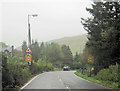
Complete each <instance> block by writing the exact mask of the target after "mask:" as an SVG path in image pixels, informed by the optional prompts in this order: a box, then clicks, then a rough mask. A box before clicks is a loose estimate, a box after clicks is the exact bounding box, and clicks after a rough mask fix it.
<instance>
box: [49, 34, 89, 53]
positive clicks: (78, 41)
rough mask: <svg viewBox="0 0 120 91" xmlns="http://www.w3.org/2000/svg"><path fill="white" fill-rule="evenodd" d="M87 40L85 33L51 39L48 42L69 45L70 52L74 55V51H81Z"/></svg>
mask: <svg viewBox="0 0 120 91" xmlns="http://www.w3.org/2000/svg"><path fill="white" fill-rule="evenodd" d="M87 41H88V39H87V34H83V35H79V36H73V37H65V38H61V39H56V40H52V41H49V42H55V43H58V44H59V45H67V46H69V47H70V49H71V52H72V54H73V55H75V53H76V52H78V53H82V52H83V49H84V48H85V44H86V42H87Z"/></svg>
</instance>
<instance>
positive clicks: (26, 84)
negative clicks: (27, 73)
mask: <svg viewBox="0 0 120 91" xmlns="http://www.w3.org/2000/svg"><path fill="white" fill-rule="evenodd" d="M39 75H40V74H39ZM39 75H36V76H35V77H33V78H32V79H31V80H30V81H29V82H28V83H26V84H25V85H24V86H23V87H22V88H20V90H19V91H21V90H22V89H23V88H25V87H26V86H27V85H29V84H30V83H31V82H32V81H33V80H34V79H35V78H37V77H38V76H39Z"/></svg>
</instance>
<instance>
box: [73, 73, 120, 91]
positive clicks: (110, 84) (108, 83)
mask: <svg viewBox="0 0 120 91" xmlns="http://www.w3.org/2000/svg"><path fill="white" fill-rule="evenodd" d="M74 74H75V75H77V76H79V77H82V78H84V79H86V80H88V81H91V82H93V83H97V84H99V85H102V86H104V87H108V88H111V89H113V90H115V91H120V89H118V82H111V81H102V80H96V79H95V78H94V77H88V76H86V75H82V74H81V73H78V72H75V73H74Z"/></svg>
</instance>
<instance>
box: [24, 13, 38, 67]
mask: <svg viewBox="0 0 120 91" xmlns="http://www.w3.org/2000/svg"><path fill="white" fill-rule="evenodd" d="M30 16H32V17H36V16H38V15H37V14H33V15H28V52H27V51H26V52H27V56H26V61H28V65H31V63H32V55H31V52H32V51H31V49H30V47H31V31H30V27H31V26H30ZM29 51H31V52H29Z"/></svg>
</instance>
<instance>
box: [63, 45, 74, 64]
mask: <svg viewBox="0 0 120 91" xmlns="http://www.w3.org/2000/svg"><path fill="white" fill-rule="evenodd" d="M62 52H63V54H64V59H63V60H64V62H63V63H64V64H68V65H70V64H71V63H72V62H73V56H72V52H71V50H70V48H69V46H66V45H62Z"/></svg>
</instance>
